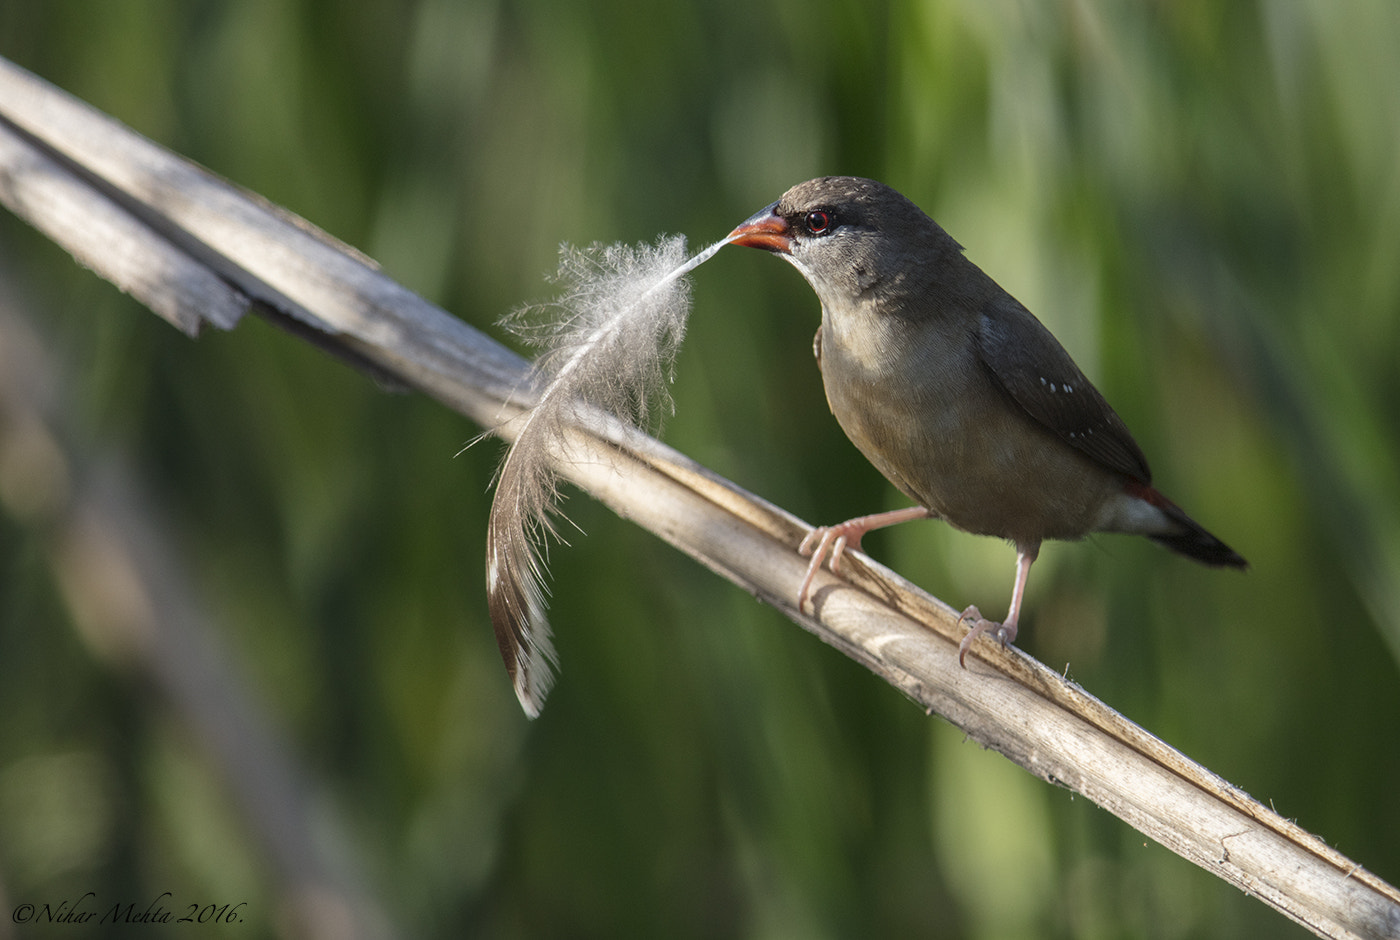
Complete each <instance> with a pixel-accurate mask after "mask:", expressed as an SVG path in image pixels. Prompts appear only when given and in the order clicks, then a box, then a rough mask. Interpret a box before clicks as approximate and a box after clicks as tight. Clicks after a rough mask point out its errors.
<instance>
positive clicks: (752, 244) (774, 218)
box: [725, 202, 792, 255]
mask: <svg viewBox="0 0 1400 940" xmlns="http://www.w3.org/2000/svg"><path fill="white" fill-rule="evenodd" d="M725 241H726V242H728V243H729V244H731V245H743V246H745V247H746V248H762V249H763V250H764V251H774V252H777V253H778V254H784V255H787V254H791V253H792V229H791V228H790V227H789V226H788V224H787V220H786V219H784V218H783V217H782V216H780V215H778V204H777V203H776V202H775V203H773V204H772V205H771V206H767V207H765V208H763V209H760V210H758V211H757V212H756V213H754V214H753V215H752V216H750V217H749V218H748V219H746V220H745V221H744V223H743V224H742V225H740V226H739V227H738V228H736V229H735V230H734V231H732V232H730V233H729V236H728V237H727V238H725Z"/></svg>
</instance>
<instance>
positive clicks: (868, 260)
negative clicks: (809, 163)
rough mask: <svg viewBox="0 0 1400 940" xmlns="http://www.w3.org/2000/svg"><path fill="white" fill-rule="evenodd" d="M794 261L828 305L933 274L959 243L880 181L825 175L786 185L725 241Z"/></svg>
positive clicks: (895, 288) (893, 289)
mask: <svg viewBox="0 0 1400 940" xmlns="http://www.w3.org/2000/svg"><path fill="white" fill-rule="evenodd" d="M725 240H726V241H728V242H729V243H731V244H734V245H745V246H748V247H750V248H762V249H764V250H766V251H771V252H774V253H775V254H778V255H781V256H782V257H783V258H786V259H787V260H788V261H790V262H791V263H792V265H793V266H794V267H796V268H797V270H798V271H800V272H802V276H803V277H805V278H806V279H807V282H808V283H809V284H811V285H812V289H813V290H814V291H816V293H817V296H818V297H819V298H820V299H821V301H822V304H823V306H825V307H827V308H828V309H831V308H832V307H841V306H845V305H847V304H852V303H856V302H858V301H859V300H860V299H861V298H862V297H863V296H865V295H867V294H868V293H869V292H872V291H875V292H880V293H887V292H897V291H899V290H900V288H901V287H909V288H914V287H917V286H918V285H917V284H916V283H914V282H916V281H918V280H921V279H922V278H924V277H929V278H932V277H934V276H936V272H935V271H934V270H932V269H931V267H930V266H933V265H937V264H938V263H939V261H940V257H941V255H942V254H943V253H945V252H947V251H950V250H951V251H952V252H954V253H957V252H958V251H959V246H958V245H957V243H956V242H954V241H953V240H952V239H951V238H950V237H949V236H948V235H947V233H945V232H944V231H943V229H941V228H939V227H938V225H937V224H936V223H935V222H934V221H933V220H932V219H930V218H929V217H928V216H927V215H925V214H924V213H923V211H922V210H921V209H919V207H918V206H916V205H914V204H913V203H912V202H910V201H909V200H908V199H906V198H905V197H904V196H902V195H900V194H899V193H898V192H896V191H895V190H893V189H891V188H890V187H888V186H886V185H885V184H883V183H877V182H875V181H874V180H868V179H861V178H859V177H854V176H823V177H821V178H819V179H814V180H808V181H807V182H805V183H799V184H798V185H796V186H794V187H792V188H791V189H789V190H788V191H787V192H786V193H784V194H783V196H782V198H781V199H779V200H778V201H777V202H775V203H773V204H772V205H770V206H767V207H765V208H763V209H761V210H760V211H759V212H757V213H755V214H754V215H753V216H751V217H750V218H749V219H747V220H745V221H744V223H743V224H741V225H740V226H739V227H738V228H736V229H734V231H732V232H730V233H729V236H728V237H727V238H726V239H725Z"/></svg>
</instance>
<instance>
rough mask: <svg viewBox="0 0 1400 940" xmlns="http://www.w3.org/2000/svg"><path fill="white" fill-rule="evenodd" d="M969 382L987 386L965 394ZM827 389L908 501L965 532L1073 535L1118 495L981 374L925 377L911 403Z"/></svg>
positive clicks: (849, 387) (1116, 486)
mask: <svg viewBox="0 0 1400 940" xmlns="http://www.w3.org/2000/svg"><path fill="white" fill-rule="evenodd" d="M824 365H825V363H824ZM969 382H973V383H978V382H980V383H985V385H986V387H985V388H984V389H979V392H981V393H982V394H974V395H968V394H966V393H967V390H968V383H969ZM836 384H837V386H838V388H839V391H838V392H837V393H836V394H833V390H832V384H831V383H828V384H827V400H828V403H829V404H830V405H831V410H832V413H833V414H835V416H836V419H837V421H838V422H839V423H840V425H841V427H842V429H843V430H844V431H845V432H846V435H847V436H848V437H849V438H850V439H851V441H852V442H853V443H854V444H855V445H856V447H857V448H859V449H860V451H861V452H862V453H863V454H865V456H866V458H867V459H868V460H869V461H870V462H871V463H872V464H874V465H875V467H876V468H877V469H878V470H879V471H880V472H881V473H883V474H884V475H885V477H886V478H887V479H889V480H890V482H892V483H893V484H894V485H895V486H897V487H898V488H899V489H900V490H902V491H903V492H904V493H905V494H906V495H907V496H909V497H910V498H911V499H914V500H915V501H917V502H918V503H919V504H921V505H923V506H925V507H927V508H928V509H930V510H932V511H933V512H934V513H935V514H937V515H938V516H940V517H941V518H943V519H945V520H946V521H947V522H949V523H951V524H952V525H954V526H956V527H957V528H959V529H963V530H965V531H967V532H972V533H976V534H979V535H994V536H999V537H1001V538H1006V539H1011V540H1013V541H1017V542H1030V541H1038V540H1040V539H1047V538H1056V539H1076V538H1080V537H1082V536H1084V535H1085V534H1087V533H1088V532H1089V531H1091V530H1092V529H1094V528H1095V526H1096V523H1097V521H1098V520H1099V518H1100V516H1101V511H1102V507H1103V505H1104V502H1105V500H1107V499H1109V498H1110V497H1111V496H1112V495H1114V494H1115V493H1116V492H1118V491H1121V489H1122V482H1121V480H1120V479H1119V478H1118V476H1117V475H1116V474H1113V473H1112V472H1110V471H1108V470H1106V469H1104V468H1103V467H1101V466H1100V465H1098V464H1097V463H1095V462H1094V461H1092V460H1091V459H1089V458H1088V457H1087V456H1085V455H1084V454H1082V453H1080V452H1079V451H1078V450H1076V449H1074V448H1073V447H1072V446H1070V445H1069V444H1067V443H1066V442H1064V441H1062V440H1060V439H1059V438H1058V437H1057V436H1055V435H1054V434H1053V433H1052V432H1050V431H1049V430H1048V429H1046V428H1045V427H1043V426H1042V425H1040V424H1039V423H1037V422H1036V421H1035V420H1034V419H1032V418H1031V417H1030V416H1029V415H1027V414H1025V413H1024V412H1023V411H1021V410H1020V409H1019V408H1017V407H1016V406H1015V405H1014V404H1011V403H1010V402H1008V401H1007V400H1006V399H1005V398H1004V397H1002V392H1001V390H1000V389H998V388H996V387H995V386H994V385H992V383H991V381H990V379H988V378H987V377H986V376H985V375H984V374H982V373H981V372H980V370H968V372H967V373H965V374H964V375H962V376H959V377H951V376H950V377H948V379H947V380H946V381H938V380H937V379H934V380H932V381H928V380H926V381H925V382H923V383H921V386H920V387H921V391H922V395H921V397H920V398H919V399H918V400H916V401H910V400H909V397H908V395H907V394H906V395H905V396H903V397H902V398H901V397H899V396H896V395H894V394H892V390H891V389H882V388H880V387H879V384H878V383H869V382H866V383H860V382H841V383H836ZM954 390H956V393H955V391H954ZM978 401H982V402H985V403H987V404H986V406H985V407H978V406H977V405H976V404H975V402H978ZM890 402H897V403H899V404H900V407H898V408H893V407H891V406H890V404H889V403H890Z"/></svg>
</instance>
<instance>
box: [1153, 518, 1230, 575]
mask: <svg viewBox="0 0 1400 940" xmlns="http://www.w3.org/2000/svg"><path fill="white" fill-rule="evenodd" d="M1149 538H1151V539H1152V541H1154V542H1156V543H1157V544H1158V545H1162V546H1165V547H1167V548H1169V549H1171V550H1172V551H1174V552H1176V553H1177V554H1180V555H1185V556H1186V557H1187V558H1190V559H1192V560H1194V561H1198V562H1200V563H1201V564H1203V565H1210V566H1211V567H1212V568H1239V569H1241V570H1243V569H1245V568H1248V567H1249V562H1247V561H1245V560H1244V556H1243V555H1241V554H1240V553H1239V552H1237V551H1235V550H1234V549H1233V548H1231V547H1230V546H1228V545H1226V544H1225V543H1224V542H1222V541H1220V539H1218V538H1216V537H1215V536H1213V535H1211V534H1210V533H1209V532H1207V531H1206V530H1205V529H1199V528H1198V529H1195V530H1191V531H1186V532H1181V533H1178V534H1175V535H1153V536H1149Z"/></svg>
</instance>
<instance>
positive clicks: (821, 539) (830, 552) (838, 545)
mask: <svg viewBox="0 0 1400 940" xmlns="http://www.w3.org/2000/svg"><path fill="white" fill-rule="evenodd" d="M863 534H864V532H863V530H861V529H860V528H859V527H856V526H853V525H851V523H848V522H843V523H841V524H840V525H833V526H817V527H816V528H815V529H813V530H812V531H810V532H808V533H807V536H806V538H804V539H803V540H802V544H801V545H799V546H797V553H798V554H799V555H802V556H803V557H804V558H805V557H810V558H811V559H812V560H811V562H810V563H809V564H808V565H807V574H806V575H805V576H803V578H802V586H801V587H800V588H798V589H797V609H798V611H799V612H800V611H801V610H802V608H803V606H805V605H806V603H807V596H808V595H809V594H810V593H811V591H812V581H813V580H815V579H816V576H817V572H818V571H820V570H821V567H822V562H824V561H826V559H827V558H828V557H830V558H831V563H830V564H829V565H828V567H829V568H830V569H831V573H832V574H839V573H840V572H841V559H842V558H843V557H845V555H846V549H848V548H850V549H854V550H856V551H859V550H860V537H861V535H863Z"/></svg>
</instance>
